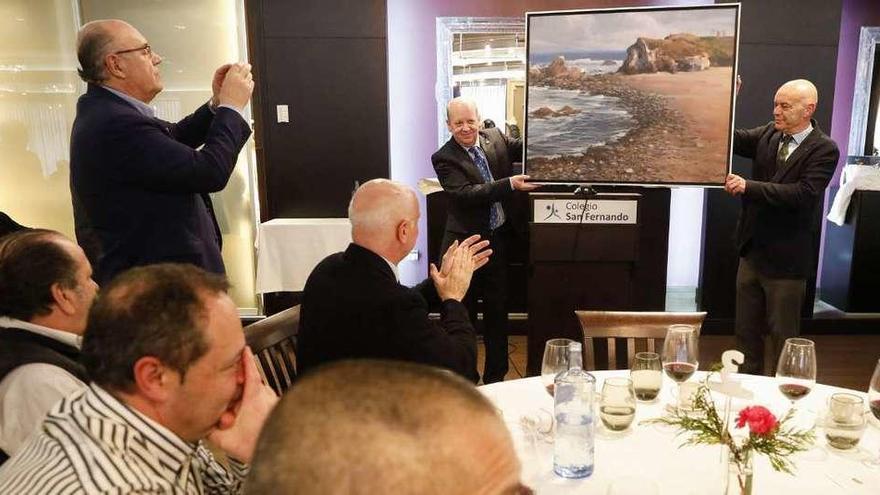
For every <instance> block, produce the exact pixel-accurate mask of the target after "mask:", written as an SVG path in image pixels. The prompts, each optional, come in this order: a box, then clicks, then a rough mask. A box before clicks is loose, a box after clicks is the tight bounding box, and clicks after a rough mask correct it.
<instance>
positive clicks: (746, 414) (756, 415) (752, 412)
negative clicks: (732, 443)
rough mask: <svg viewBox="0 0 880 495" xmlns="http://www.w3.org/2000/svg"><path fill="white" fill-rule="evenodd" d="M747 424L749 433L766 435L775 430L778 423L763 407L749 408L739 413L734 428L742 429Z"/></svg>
mask: <svg viewBox="0 0 880 495" xmlns="http://www.w3.org/2000/svg"><path fill="white" fill-rule="evenodd" d="M746 423H748V424H749V431H750V432H751V433H753V434H755V435H761V436H764V435H768V434H770V433H771V432H773V430H774V429H775V428H776V424H777V423H778V421H777V420H776V416H774V415H773V413H771V412H770V411H769V410H767V408H766V407H764V406H749V407H747V408H745V409H743V410H742V411H740V412H739V416H737V418H736V427H737V428H742V427H743V426H745V425H746Z"/></svg>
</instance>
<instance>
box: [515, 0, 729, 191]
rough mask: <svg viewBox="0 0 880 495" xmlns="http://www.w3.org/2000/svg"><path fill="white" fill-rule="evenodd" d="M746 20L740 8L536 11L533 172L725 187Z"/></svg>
mask: <svg viewBox="0 0 880 495" xmlns="http://www.w3.org/2000/svg"><path fill="white" fill-rule="evenodd" d="M739 14H740V6H739V4H718V5H705V6H692V7H656V8H655V7H647V8H625V9H624V8H615V9H600V10H574V11H554V12H528V13H526V36H527V55H526V58H527V62H528V67H529V71H528V74H527V77H526V86H527V93H526V112H525V113H526V119H525V120H526V121H525V146H524V149H525V152H524V171H525V173H526V174H529V175H530V176H531V177H532V180H533V181H536V182H544V183H580V184H584V183H586V184H630V185H633V184H635V185H693V186H707V187H712V186H716V187H720V186H722V185H723V184H724V179H725V177H726V176H727V174H728V173H729V171H730V163H731V152H732V134H733V108H734V107H733V104H734V98H735V86H736V83H735V81H736V64H737V52H738V46H739V18H740V15H739Z"/></svg>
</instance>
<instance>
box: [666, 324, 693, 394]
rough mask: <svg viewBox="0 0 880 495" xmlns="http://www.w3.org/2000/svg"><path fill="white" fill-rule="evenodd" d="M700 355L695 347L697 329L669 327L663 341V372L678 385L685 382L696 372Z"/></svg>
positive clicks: (686, 326) (680, 326) (679, 389)
mask: <svg viewBox="0 0 880 495" xmlns="http://www.w3.org/2000/svg"><path fill="white" fill-rule="evenodd" d="M699 355H700V352H699V348H698V347H697V329H696V328H694V327H693V326H691V325H671V326H670V327H669V329H668V330H667V331H666V339H665V340H664V341H663V371H665V372H666V376H668V377H669V378H671V379H672V380H673V381H674V382H675V383H676V384H678V393H679V397H680V396H681V383H682V382H685V381H687V379H688V378H690V377H691V376H692V375H693V374H694V372H696V371H697V365H698V364H699V361H698V356H699Z"/></svg>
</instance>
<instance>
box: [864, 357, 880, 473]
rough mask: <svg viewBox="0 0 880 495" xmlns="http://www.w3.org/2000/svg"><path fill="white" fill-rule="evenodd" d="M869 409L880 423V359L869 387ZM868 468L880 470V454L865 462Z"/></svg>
mask: <svg viewBox="0 0 880 495" xmlns="http://www.w3.org/2000/svg"><path fill="white" fill-rule="evenodd" d="M868 408H869V409H871V414H873V415H874V418H876V419H877V420H878V421H880V359H878V360H877V366H875V367H874V374H873V375H872V376H871V384H870V385H868ZM865 464H866V465H867V466H868V467H871V468H874V469H880V453H878V455H877V457H873V458H871V459H868V460H866V461H865Z"/></svg>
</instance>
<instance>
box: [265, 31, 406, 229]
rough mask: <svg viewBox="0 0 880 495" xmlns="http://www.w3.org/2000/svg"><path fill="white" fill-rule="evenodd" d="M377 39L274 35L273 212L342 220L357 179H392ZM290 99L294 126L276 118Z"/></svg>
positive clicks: (381, 49)
mask: <svg viewBox="0 0 880 495" xmlns="http://www.w3.org/2000/svg"><path fill="white" fill-rule="evenodd" d="M385 59H386V48H385V40H384V39H379V38H270V39H267V40H266V69H267V70H266V73H267V77H268V79H269V80H270V81H279V83H277V84H271V85H270V86H269V88H268V91H267V94H266V96H267V101H268V102H270V103H271V105H269V108H265V111H266V113H267V115H269V119H268V123H267V125H266V141H267V145H268V143H271V144H272V149H271V150H267V158H268V163H267V164H266V165H267V167H266V172H267V173H266V176H267V179H268V188H269V191H270V192H271V193H273V194H270V197H269V201H270V209H271V211H272V213H273V216H276V217H295V218H296V217H345V216H347V213H346V208H347V207H348V201H349V199H350V198H351V192H352V190H353V188H354V181H355V180H357V181H360V182H364V181H365V180H369V179H372V178H376V177H388V176H389V170H388V85H387V79H386V78H384V77H377V75H376V74H375V71H376V67H377V66H379V67H383V68H384V67H385V65H386V64H385ZM277 104H287V105H289V108H290V121H291V122H290V124H278V123H275V122H274V120H273V118H274V116H275V107H274V106H275V105H277Z"/></svg>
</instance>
